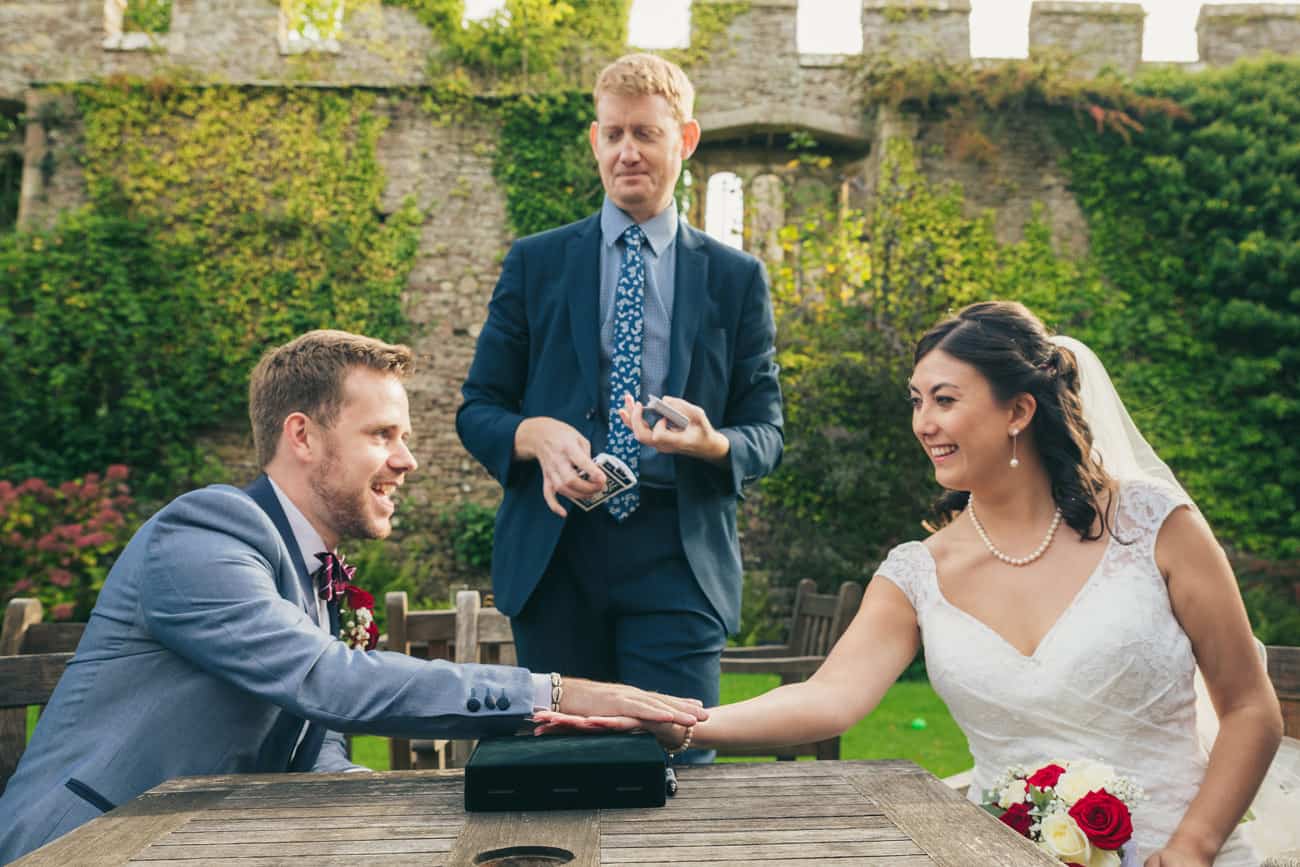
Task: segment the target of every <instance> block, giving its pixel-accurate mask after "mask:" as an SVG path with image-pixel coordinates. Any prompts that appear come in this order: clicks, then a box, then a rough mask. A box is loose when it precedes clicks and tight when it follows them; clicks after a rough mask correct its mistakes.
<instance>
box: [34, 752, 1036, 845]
mask: <svg viewBox="0 0 1300 867" xmlns="http://www.w3.org/2000/svg"><path fill="white" fill-rule="evenodd" d="M678 779H679V780H680V783H681V788H680V791H679V792H678V794H677V796H676V797H675V798H670V799H669V801H668V804H667V806H665V807H663V808H653V809H631V810H575V811H564V812H530V813H470V814H467V813H466V812H465V810H464V806H463V791H462V786H463V778H462V776H461V772H459V771H441V772H439V771H401V772H393V773H383V774H329V775H324V774H292V775H287V774H286V775H265V776H228V777H188V778H183V779H178V780H172V781H170V782H168V783H164V784H163V785H161V786H158V787H157V788H155V789H152V790H150V791H149V792H146V793H145V794H143V795H141V796H140V797H139V798H136V799H135V800H134V801H132V802H131V803H129V804H126V805H124V806H122V807H120V808H118V809H117V810H114V811H113V812H111V813H109V814H107V815H105V816H103V817H102V818H99V819H97V820H95V821H94V822H91V823H90V824H88V825H84V826H82V827H81V828H78V829H77V830H76V831H74V832H72V833H71V834H69V835H67V836H66V837H63V838H61V839H59V840H55V841H54V842H52V843H50V844H49V845H48V846H45V847H43V848H41V849H39V850H38V851H36V852H33V853H31V854H30V855H28V856H27V857H26V858H24V859H22V860H20V861H17V862H15V864H16V865H22V867H38V865H39V867H47V865H48V867H53V865H57V867H64V865H69V864H75V865H88V867H89V865H110V864H112V865H116V864H147V865H151V867H168V865H175V867H182V865H183V867H206V865H216V864H222V865H234V867H261V865H270V864H285V863H293V862H302V863H305V864H311V865H317V867H331V865H340V867H342V865H347V867H356V865H368V864H373V865H379V864H384V865H415V864H419V865H422V867H428V865H456V867H459V865H472V864H484V865H498V864H499V865H508V864H511V863H514V864H519V865H541V864H549V863H557V864H558V863H568V864H571V865H574V867H594V865H603V864H623V865H669V864H672V865H689V864H696V865H706V867H742V865H743V867H754V865H755V864H761V865H762V867H777V865H800V867H806V865H811V864H818V863H823V862H827V861H831V862H833V863H837V864H846V865H847V864H871V865H903V867H922V865H927V867H928V865H936V864H938V865H950V867H976V865H984V864H987V865H999V867H1021V865H1024V867H1030V865H1037V867H1052V865H1057V862H1056V861H1054V860H1053V859H1051V858H1049V857H1048V856H1047V855H1044V854H1043V853H1041V852H1040V851H1038V849H1036V848H1035V847H1034V846H1033V845H1032V844H1030V843H1029V842H1028V841H1027V840H1025V839H1024V838H1022V837H1020V836H1019V835H1017V834H1016V833H1015V832H1013V831H1012V830H1010V829H1009V828H1007V827H1005V826H1003V825H1002V824H1001V823H1000V822H998V821H997V820H996V819H994V818H992V817H991V816H989V815H988V814H986V813H985V812H983V811H982V810H980V809H979V808H977V807H975V806H974V805H972V804H970V803H968V802H967V801H965V800H963V799H962V798H961V797H960V796H959V795H958V794H957V793H955V792H954V791H952V790H951V789H949V788H948V787H947V786H945V785H944V784H943V783H941V782H940V781H939V780H937V779H935V778H934V777H933V776H931V775H930V774H929V773H927V772H926V771H924V770H922V769H921V768H919V767H917V766H916V765H914V764H912V763H911V762H903V761H869V762H824V761H823V762H779V763H761V764H720V765H711V766H706V767H697V768H686V769H683V770H681V771H679V772H678ZM512 847H514V851H516V852H519V851H522V852H533V853H535V854H536V855H547V854H551V855H554V854H556V853H557V850H558V851H559V852H567V853H572V855H573V857H572V859H571V860H569V861H567V862H562V861H547V860H546V859H545V858H534V859H533V860H520V861H516V862H510V861H495V860H493V857H492V856H491V855H487V853H492V852H497V853H500V852H503V851H511V850H512ZM520 847H522V849H521V848H520ZM485 855H486V856H487V857H485ZM1057 867H1059V865H1057Z"/></svg>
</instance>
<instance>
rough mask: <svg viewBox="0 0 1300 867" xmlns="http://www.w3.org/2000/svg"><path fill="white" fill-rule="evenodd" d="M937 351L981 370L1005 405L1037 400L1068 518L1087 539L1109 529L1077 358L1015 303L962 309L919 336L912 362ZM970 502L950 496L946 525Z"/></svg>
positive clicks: (1041, 438)
mask: <svg viewBox="0 0 1300 867" xmlns="http://www.w3.org/2000/svg"><path fill="white" fill-rule="evenodd" d="M936 349H942V350H943V351H944V352H946V353H947V354H948V355H951V356H952V357H953V358H956V359H957V360H958V361H964V362H965V363H967V364H969V365H971V366H972V367H974V368H975V369H976V370H978V371H979V372H980V374H981V375H982V376H983V377H984V378H985V379H987V380H988V382H989V385H990V386H991V387H992V389H993V395H994V397H996V398H997V399H998V400H1000V401H1009V400H1011V399H1012V398H1014V397H1015V396H1016V395H1018V394H1030V395H1033V397H1034V400H1036V401H1037V402H1038V410H1037V411H1036V412H1035V413H1034V418H1033V420H1032V421H1031V422H1030V424H1029V427H1030V430H1032V431H1033V434H1034V443H1035V445H1036V446H1037V447H1038V454H1039V456H1040V457H1041V458H1042V460H1043V465H1044V466H1045V467H1046V468H1047V475H1048V477H1049V478H1050V479H1051V482H1052V499H1054V500H1055V501H1056V505H1057V506H1058V507H1059V508H1060V509H1061V517H1062V519H1063V520H1064V521H1065V523H1066V524H1068V525H1069V526H1070V527H1072V528H1073V529H1074V530H1076V531H1077V532H1078V533H1079V537H1080V538H1081V539H1098V538H1101V536H1102V534H1104V533H1107V532H1109V528H1108V527H1107V521H1106V510H1105V509H1104V508H1103V507H1102V505H1101V497H1102V494H1104V493H1106V492H1107V491H1109V489H1110V486H1111V481H1110V477H1109V476H1108V475H1107V474H1106V471H1105V470H1104V469H1103V468H1102V466H1101V464H1100V463H1099V462H1098V461H1097V460H1096V458H1094V457H1093V455H1092V431H1091V430H1090V429H1089V428H1088V423H1087V422H1086V421H1084V418H1083V404H1082V403H1081V402H1080V400H1079V369H1078V366H1077V364H1076V362H1075V358H1074V353H1072V352H1070V351H1069V350H1068V349H1063V348H1061V347H1059V346H1057V345H1055V344H1054V343H1052V342H1051V339H1050V335H1049V334H1048V332H1047V327H1046V326H1045V325H1043V323H1042V321H1041V320H1040V319H1039V318H1038V317H1037V316H1035V315H1034V314H1033V313H1031V312H1030V311H1029V308H1027V307H1025V305H1023V304H1020V303H1018V302H1015V301H981V302H979V303H977V304H971V305H968V306H966V307H963V308H962V309H961V310H959V311H958V312H957V314H956V315H955V316H952V317H949V318H948V319H945V320H943V321H942V322H940V323H939V324H938V325H936V326H934V327H933V328H931V329H930V330H929V331H927V332H926V333H925V335H924V336H922V337H921V339H920V341H918V342H917V344H916V354H915V356H914V358H913V365H915V364H919V363H920V361H921V359H922V358H925V357H926V356H927V355H929V354H930V353H931V352H933V351H934V350H936ZM969 501H970V494H969V493H968V492H966V491H945V492H944V494H943V495H942V496H941V497H939V499H938V500H937V501H936V502H935V511H936V512H937V513H938V514H939V517H940V519H941V521H944V522H946V521H948V520H951V519H952V518H953V517H955V516H956V514H957V513H958V512H960V511H962V510H964V509H965V508H966V504H967V503H968V502H969ZM1098 519H1100V523H1099V524H1098ZM1094 525H1097V527H1098V529H1096V530H1094V529H1093V528H1094Z"/></svg>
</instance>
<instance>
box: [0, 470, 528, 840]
mask: <svg viewBox="0 0 1300 867" xmlns="http://www.w3.org/2000/svg"><path fill="white" fill-rule="evenodd" d="M259 483H260V484H261V485H264V486H265V492H266V493H268V494H270V487H269V483H267V481H266V480H265V479H264V478H263V479H260V480H259V482H258V483H255V484H254V486H253V487H252V488H250V490H251V491H254V492H256V491H257V485H258V484H259ZM274 500H275V498H274V495H273V494H270V496H269V501H270V502H274ZM267 502H268V498H267V497H259V498H258V501H257V502H255V501H254V499H253V498H252V497H250V495H249V494H248V493H246V492H244V491H241V490H239V489H237V488H232V487H227V486H224V485H216V486H213V487H209V488H205V489H203V490H199V491H194V492H192V493H189V494H186V495H184V496H182V497H180V498H178V499H176V500H174V501H173V502H172V503H170V504H169V505H168V506H166V507H165V508H164V509H162V511H160V512H158V513H157V514H156V515H154V516H153V517H152V518H150V519H149V521H148V522H146V523H145V525H144V526H143V527H141V528H140V530H139V531H138V532H137V533H136V534H135V537H134V538H133V539H132V540H131V542H130V544H129V545H127V547H126V550H125V551H124V552H123V553H122V556H121V557H120V558H118V561H117V563H116V564H115V565H114V566H113V570H112V571H111V572H110V573H109V576H108V578H107V580H106V581H105V582H104V588H103V590H102V591H101V592H100V594H99V600H98V603H97V604H96V605H95V609H94V611H93V612H92V613H91V616H90V623H89V625H88V626H87V627H86V632H85V635H84V636H83V637H82V640H81V643H80V644H79V645H78V646H77V652H76V654H75V656H74V657H73V660H72V662H71V663H69V665H68V668H67V671H66V673H65V674H64V675H63V678H62V680H60V681H59V685H58V687H57V688H56V689H55V691H54V695H53V697H52V698H51V700H50V704H49V706H48V707H47V708H46V710H45V713H44V714H43V715H42V716H41V720H40V723H39V725H37V727H36V732H35V733H34V735H33V737H32V741H31V743H30V744H29V745H28V747H27V751H26V752H25V753H24V754H23V758H22V761H21V762H19V765H18V769H17V771H16V772H15V773H14V776H13V777H12V778H11V779H10V780H9V784H8V786H7V787H6V788H5V791H4V795H3V797H0V864H6V863H8V862H9V861H11V860H13V859H15V858H18V857H19V856H21V855H23V854H24V853H26V852H29V851H31V850H32V849H35V848H37V847H38V846H41V845H43V844H45V843H47V842H49V841H50V840H53V839H54V838H56V837H58V836H61V835H62V834H65V833H67V832H68V831H70V830H72V829H73V828H76V827H77V826H79V825H81V824H83V823H85V822H88V821H90V820H91V819H93V818H96V817H97V816H99V815H101V814H102V813H103V812H104V811H105V810H106V809H110V808H112V807H113V806H116V805H119V804H123V803H125V802H127V801H129V800H131V799H132V798H134V797H136V796H137V795H139V794H141V793H142V792H144V791H147V790H148V789H150V788H152V787H154V786H156V785H158V784H159V783H162V782H164V781H165V780H168V779H171V778H173V777H179V776H187V775H196V774H231V773H269V772H280V771H285V770H287V769H288V768H289V766H290V762H291V760H292V759H293V756H294V750H295V747H296V746H297V744H298V741H299V736H300V734H301V733H302V731H303V723H304V721H306V720H310V721H313V722H315V723H319V724H322V725H323V726H325V727H327V728H328V729H330V730H331V731H332V732H333V733H332V734H331V735H329V736H328V737H326V738H325V742H324V746H323V747H319V749H320V752H319V755H318V756H316V757H315V759H314V761H313V758H312V756H306V757H304V756H299V762H297V763H295V764H299V765H301V763H302V760H303V759H304V758H305V759H306V761H307V763H306V765H305V767H311V768H313V769H314V770H326V771H329V770H343V769H345V768H347V767H349V766H350V764H349V763H348V761H347V759H346V758H345V757H344V755H343V751H342V739H341V737H340V736H339V735H338V734H337V732H340V731H343V732H366V733H370V734H379V735H393V736H403V737H435V736H436V737H480V736H483V735H487V734H504V733H508V732H510V731H513V730H515V729H517V728H518V727H519V725H520V723H521V720H522V718H523V717H524V716H525V715H527V714H529V713H531V712H532V695H533V686H532V681H531V679H530V677H529V674H528V672H527V671H525V670H524V669H520V668H510V667H504V666H486V665H453V664H451V663H447V662H441V661H437V662H427V661H424V660H419V659H415V658H413V657H410V656H405V655H403V654H397V653H383V652H377V651H371V652H368V653H367V652H361V651H356V650H350V649H348V648H347V647H346V646H345V645H344V644H343V643H342V642H341V641H338V640H337V639H335V638H333V637H332V636H330V635H329V634H328V633H326V632H325V631H324V630H323V629H321V627H320V625H319V624H318V623H317V622H316V618H317V616H318V614H317V606H316V599H315V593H314V590H313V586H312V583H311V579H310V577H309V576H308V575H307V574H306V572H305V570H304V569H303V567H302V558H301V557H299V556H298V552H297V551H296V550H293V549H294V548H296V544H295V543H294V542H293V537H292V534H291V533H289V532H288V530H287V523H286V522H284V521H283V513H282V512H280V510H279V508H278V504H276V505H275V508H274V509H272V510H271V511H275V512H278V513H279V514H278V516H276V517H278V518H279V521H276V520H273V516H272V515H269V514H268V510H267V509H266V504H267ZM258 503H261V504H262V505H261V506H259V504H258ZM277 523H282V524H283V525H284V528H285V529H284V531H283V533H282V531H281V530H279V529H277V526H276V524H277ZM357 581H358V583H359V584H360V585H361V586H364V585H365V576H364V575H358V576H357ZM471 688H473V689H477V691H478V695H479V696H480V697H481V696H483V695H484V690H485V689H489V688H490V689H491V690H492V691H493V693H494V694H500V692H501V691H503V690H504V691H505V692H506V693H507V694H508V695H509V696H511V697H512V698H515V697H517V700H514V701H512V702H511V705H510V709H509V712H503V711H499V710H488V709H486V708H482V709H480V710H479V711H478V712H477V713H470V712H469V711H468V710H467V708H466V701H467V699H468V697H469V694H470V690H471ZM310 740H311V739H310V738H305V739H304V746H306V745H307V743H308V741H310ZM317 743H319V740H317ZM306 748H307V749H310V750H313V751H314V749H316V748H317V747H306Z"/></svg>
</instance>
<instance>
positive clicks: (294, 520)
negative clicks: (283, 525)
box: [266, 476, 329, 629]
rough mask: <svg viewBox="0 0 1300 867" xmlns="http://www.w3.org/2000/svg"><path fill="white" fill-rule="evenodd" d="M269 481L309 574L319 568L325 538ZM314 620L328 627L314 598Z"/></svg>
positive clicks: (325, 548)
mask: <svg viewBox="0 0 1300 867" xmlns="http://www.w3.org/2000/svg"><path fill="white" fill-rule="evenodd" d="M266 478H267V480H268V481H269V482H270V483H271V490H273V491H275V498H276V499H277V500H279V501H280V508H281V509H283V510H284V516H285V518H287V519H288V521H289V529H290V530H292V531H293V540H294V541H295V542H297V543H298V553H299V554H301V555H302V564H303V566H304V567H306V569H307V574H308V575H310V574H312V573H313V572H315V571H316V570H317V569H319V568H320V561H319V560H317V559H316V555H317V554H319V553H321V552H322V551H328V550H329V547H328V546H327V545H326V544H325V540H324V539H322V538H321V535H320V533H318V532H316V528H315V527H313V526H312V525H311V521H308V520H307V516H306V515H304V514H303V513H302V511H301V510H300V509H299V508H298V507H297V506H295V505H294V504H293V500H291V499H289V496H288V495H287V494H286V493H285V492H284V491H282V490H280V486H279V485H277V484H276V483H275V479H273V478H271V477H270V476H267V477H266ZM316 622H317V623H319V624H320V625H321V626H323V627H324V628H325V629H329V615H328V614H327V613H326V611H325V603H324V602H322V601H321V600H320V598H319V597H317V599H316Z"/></svg>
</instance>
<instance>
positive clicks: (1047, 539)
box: [967, 494, 1061, 566]
mask: <svg viewBox="0 0 1300 867" xmlns="http://www.w3.org/2000/svg"><path fill="white" fill-rule="evenodd" d="M968 505H969V508H968V509H967V511H969V512H970V520H971V523H972V524H974V525H975V532H976V533H979V535H980V539H981V540H982V541H983V542H984V547H985V548H988V549H989V553H990V554H992V555H993V556H994V557H997V558H998V559H999V560H1001V561H1002V562H1003V563H1007V564H1009V565H1011V566H1028V565H1029V564H1030V563H1032V562H1034V561H1035V560H1037V559H1038V558H1039V557H1041V556H1043V552H1045V551H1046V550H1047V546H1048V545H1050V544H1052V539H1053V538H1055V537H1056V528H1057V527H1059V526H1061V508H1060V507H1059V506H1058V507H1057V508H1056V514H1055V515H1053V516H1052V526H1050V527H1048V528H1047V535H1046V536H1044V537H1043V541H1042V542H1039V543H1038V547H1037V548H1035V549H1034V553H1032V554H1030V555H1029V556H1028V557H1012V556H1011V555H1010V554H1004V553H1003V552H1001V551H999V550H998V549H997V546H996V545H994V544H993V541H992V540H991V539H990V538H989V534H988V533H986V532H984V525H983V524H981V523H980V519H979V517H978V516H977V515H976V514H975V495H974V494H971V495H970V503H969V504H968Z"/></svg>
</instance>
